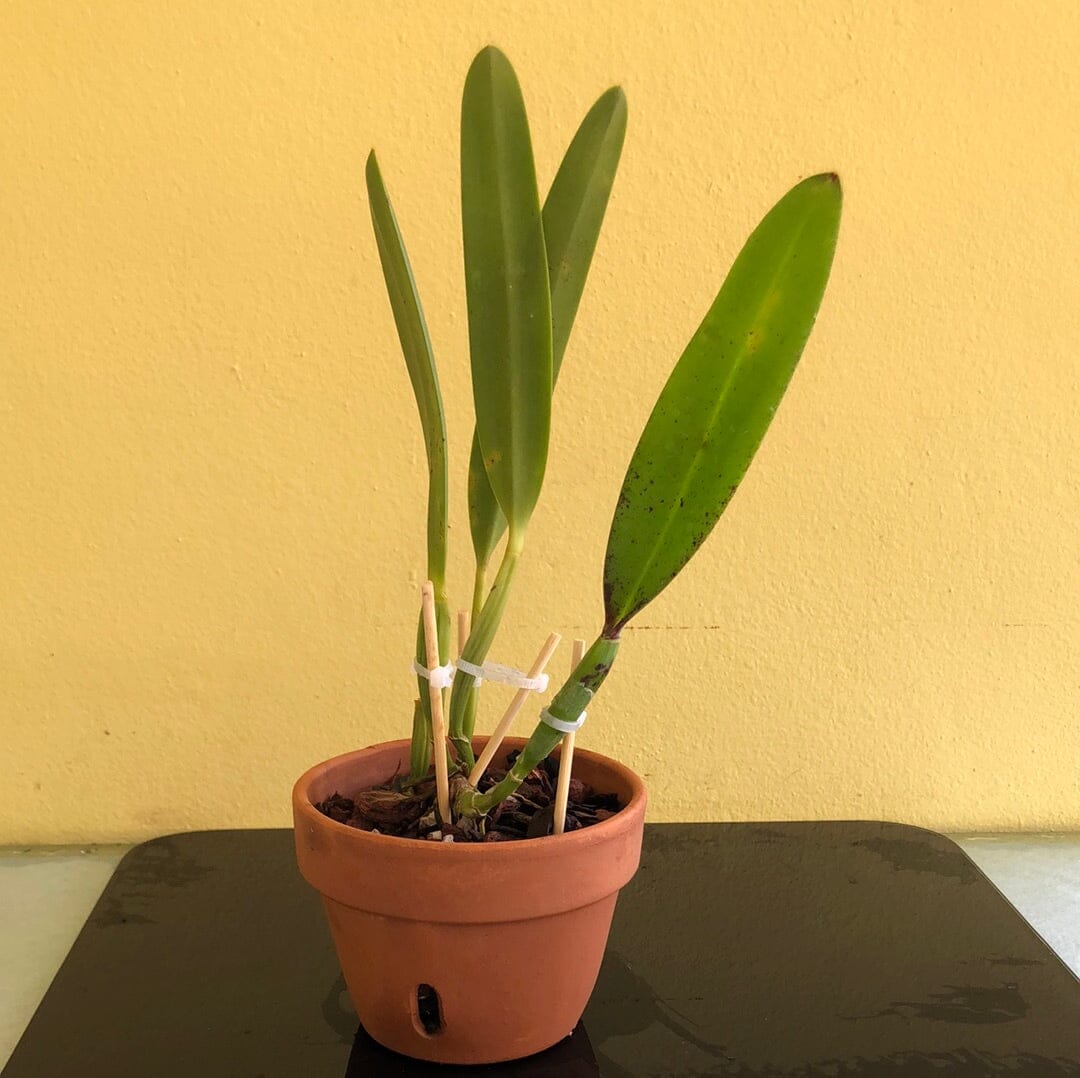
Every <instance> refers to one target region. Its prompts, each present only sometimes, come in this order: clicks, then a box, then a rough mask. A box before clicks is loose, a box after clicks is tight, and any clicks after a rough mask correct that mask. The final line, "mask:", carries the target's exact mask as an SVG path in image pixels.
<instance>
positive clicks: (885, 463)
mask: <svg viewBox="0 0 1080 1078" xmlns="http://www.w3.org/2000/svg"><path fill="white" fill-rule="evenodd" d="M489 41H493V42H495V43H497V44H499V45H501V46H502V47H503V48H504V49H505V50H506V51H507V52H508V54H509V55H510V57H511V59H512V60H513V62H514V64H515V65H516V67H517V69H518V72H519V75H520V77H521V79H522V82H523V85H524V88H525V94H526V99H527V102H528V105H529V108H530V112H531V116H532V121H533V133H534V141H535V144H536V149H537V157H538V168H539V170H540V173H541V183H542V185H543V186H546V184H547V183H548V181H549V180H550V178H551V175H552V173H553V171H554V168H555V166H556V164H557V162H558V158H559V156H560V154H561V151H562V149H563V147H564V145H565V143H566V141H567V140H568V138H569V136H570V134H571V133H572V131H573V128H574V126H575V124H576V122H577V120H578V119H579V117H580V116H581V115H582V114H583V112H584V110H585V109H586V107H587V106H588V105H589V104H590V103H591V101H592V100H593V98H594V97H595V96H596V95H597V94H598V93H599V92H600V91H601V90H603V89H604V88H605V87H606V86H607V85H609V84H610V83H612V82H615V81H619V82H621V83H622V84H623V85H624V86H625V88H626V91H627V94H628V96H629V101H630V128H629V135H628V139H627V145H626V151H625V154H624V159H623V166H622V170H621V173H620V176H619V179H618V181H617V184H616V189H615V194H614V197H613V200H612V204H611V208H610V212H609V215H608V222H607V225H606V230H605V233H604V235H603V237H602V239H601V243H600V247H599V250H598V253H597V257H596V262H595V265H594V269H593V273H592V278H591V281H590V287H589V289H588V291H587V292H586V298H585V301H584V303H583V306H582V309H581V314H580V317H579V319H578V327H577V331H576V334H575V337H574V338H573V340H572V342H571V347H570V351H569V353H568V355H567V362H566V366H565V368H564V374H563V378H562V381H561V384H560V387H559V393H558V400H557V409H556V422H557V427H556V433H555V437H554V454H553V459H552V461H551V465H550V469H549V476H548V483H547V487H546V491H545V494H544V497H543V499H542V501H541V505H540V511H539V515H538V517H537V519H536V525H535V528H534V530H533V533H532V534H531V535H530V537H529V540H530V541H529V550H528V556H527V558H526V563H525V566H524V568H523V571H522V574H521V577H520V585H521V586H520V588H519V590H518V593H517V596H516V598H515V599H514V601H513V604H512V606H511V608H510V611H509V615H508V631H507V632H506V633H505V635H504V637H503V638H502V643H501V644H500V645H499V646H498V647H497V649H496V651H497V655H496V657H497V658H500V659H502V660H512V661H513V660H516V661H522V662H523V661H525V660H526V659H527V658H528V656H529V655H531V653H532V651H533V650H534V649H535V647H536V646H537V645H538V643H539V642H540V640H541V639H542V637H543V635H544V634H545V633H546V632H547V631H548V630H549V629H551V628H557V629H558V630H560V631H561V632H563V633H564V634H566V635H567V636H569V635H571V634H581V635H584V634H586V633H587V632H591V631H593V630H594V629H595V628H596V627H597V625H598V621H599V568H600V562H601V558H602V551H603V542H604V539H605V536H606V534H607V524H608V521H609V519H610V514H611V510H612V507H613V501H614V497H615V493H616V490H617V487H618V483H619V481H620V479H621V477H622V473H623V470H624V468H625V465H626V461H627V459H628V456H629V453H630V451H631V449H632V447H633V444H634V442H635V440H636V435H637V432H638V431H639V429H640V427H641V425H642V423H643V421H644V418H645V416H646V414H647V412H648V409H649V407H650V404H651V401H652V400H653V398H654V396H655V394H656V392H657V391H658V390H659V387H660V386H661V384H662V383H663V380H664V378H665V377H666V373H667V371H668V369H669V367H670V364H671V363H672V362H673V360H674V358H675V357H676V356H677V354H678V352H679V350H680V348H681V345H682V344H683V343H684V342H685V340H686V339H687V337H688V336H689V334H690V333H691V331H692V330H693V328H694V327H695V326H696V324H697V320H698V318H699V317H700V315H701V314H702V313H703V311H704V309H705V307H706V306H707V305H708V303H709V301H710V299H711V297H712V295H713V292H714V291H715V288H716V287H717V285H718V284H719V282H720V280H721V279H722V277H723V274H724V272H725V271H726V268H727V266H728V265H729V263H730V260H731V258H732V257H733V255H734V253H735V252H736V250H737V248H738V246H739V245H740V244H741V242H742V240H743V239H744V238H745V236H746V235H747V233H748V232H749V230H750V228H751V227H752V226H753V224H754V223H756V221H757V219H758V218H759V217H760V216H761V215H762V214H763V213H764V212H765V210H766V209H767V208H768V207H769V205H771V203H772V202H773V201H774V200H775V199H776V198H777V197H778V196H779V195H780V194H781V193H782V192H783V191H784V190H785V189H786V188H787V187H788V186H789V185H791V184H792V183H794V182H795V181H796V180H798V179H799V178H800V177H802V176H805V175H807V174H809V173H811V172H816V171H820V170H824V169H837V170H838V171H839V172H840V173H841V174H842V176H843V178H844V181H845V188H846V206H845V212H846V219H845V222H844V225H843V229H842V235H841V246H840V249H839V252H838V256H837V262H836V267H835V270H834V273H833V280H832V284H831V288H830V291H829V293H828V294H827V296H826V301H825V306H824V308H823V311H822V315H821V318H820V320H819V323H818V327H817V330H816V332H815V334H814V337H813V338H812V341H811V345H810V347H809V349H808V351H807V353H806V355H805V357H804V361H803V365H802V367H801V369H800V372H799V373H798V375H797V376H796V378H795V381H794V383H793V386H792V389H791V392H790V394H789V396H788V398H787V400H786V401H785V403H784V405H783V407H782V409H781V412H780V414H779V417H778V419H777V421H776V423H775V425H774V427H773V429H772V431H771V433H770V435H769V437H768V439H767V441H766V445H765V447H764V449H763V450H762V452H761V454H760V455H759V457H758V460H757V462H756V463H755V465H754V467H753V469H752V470H751V473H750V476H749V478H748V480H747V482H746V483H745V485H744V486H743V488H742V489H741V491H740V493H739V495H738V497H737V498H736V499H735V501H734V502H733V503H732V506H731V509H730V510H729V512H728V513H727V515H726V518H725V520H724V521H723V522H722V523H721V525H720V527H719V528H718V530H717V532H716V533H715V534H714V536H713V537H712V539H711V540H710V542H709V543H708V545H707V546H706V547H705V548H704V550H703V552H702V553H701V554H700V555H699V556H698V558H697V560H696V561H695V563H694V564H692V566H691V567H690V568H689V569H688V570H687V572H686V573H685V574H684V576H683V577H682V578H681V579H680V580H679V581H678V582H677V583H676V584H675V585H674V586H673V587H672V588H670V590H669V591H668V592H667V593H665V595H664V596H662V597H661V599H660V600H658V601H657V602H656V603H655V604H654V606H653V607H651V608H649V609H648V610H647V611H646V612H645V614H644V615H643V617H642V618H641V620H640V622H639V624H638V625H637V626H636V627H635V628H634V629H633V630H631V631H630V632H628V634H627V639H626V643H625V645H624V648H623V654H622V656H621V659H620V665H619V667H618V669H617V672H616V674H615V676H613V678H612V679H611V681H610V682H609V683H608V686H607V687H605V690H604V693H603V696H602V697H601V698H600V701H598V705H597V706H596V707H594V709H593V711H592V718H591V721H590V724H589V726H588V727H587V729H586V731H585V733H584V734H583V735H582V740H583V743H584V744H586V745H588V746H589V747H595V748H597V749H600V750H603V751H607V752H613V753H617V754H618V755H619V756H621V757H622V758H623V759H625V760H626V761H627V762H628V763H630V764H631V765H633V766H634V767H635V768H637V769H639V770H640V771H641V772H642V773H643V774H644V775H645V776H646V777H647V779H648V782H649V784H650V786H651V789H652V795H653V808H652V815H653V819H656V820H672V819H699V818H731V819H748V818H757V819H760V818H768V817H774V818H775V817H853V816H854V817H889V818H893V819H899V820H906V821H911V822H915V823H920V824H924V825H929V826H933V827H939V828H1058V827H1080V789H1078V778H1077V775H1078V772H1077V763H1078V760H1080V724H1078V722H1077V717H1078V710H1080V673H1078V670H1080V660H1078V656H1080V619H1078V615H1077V604H1078V600H1080V569H1078V558H1077V545H1078V544H1077V535H1078V529H1080V479H1078V476H1080V465H1078V463H1077V462H1078V460H1080V418H1078V416H1080V408H1078V402H1080V393H1078V390H1080V386H1078V361H1077V341H1078V339H1080V294H1078V285H1077V282H1078V280H1080V261H1078V249H1080V248H1078V243H1077V236H1078V234H1080V219H1078V199H1077V189H1076V176H1077V169H1078V165H1080V161H1078V154H1077V146H1078V144H1080V126H1078V123H1077V119H1076V112H1075V107H1076V104H1077V101H1078V100H1080V96H1078V91H1080V84H1078V78H1077V68H1076V56H1077V53H1078V51H1080V6H1078V5H1076V4H1075V3H1072V2H1071V0H1069V2H1053V0H1051V2H1046V3H1039V4H1014V3H1006V2H1000V0H995V2H988V0H968V2H962V3H958V4H951V5H946V4H942V3H936V2H927V3H917V2H912V0H895V2H886V0H875V2H854V3H852V2H840V0H805V2H797V0H777V2H771V3H770V2H763V0H745V2H734V0H733V2H726V3H708V2H701V3H675V2H670V0H668V2H663V3H645V2H641V0H637V2H626V0H624V2H622V3H611V2H608V0H595V2H589V3H584V4H583V3H581V2H580V0H574V2H565V3H551V2H548V0H537V2H529V3H513V4H510V3H503V4H494V3H481V2H470V3H465V2H461V0H455V2H454V3H452V4H433V3H400V2H395V3H392V4H391V3H385V4H383V3H370V2H369V3H318V4H311V3H307V2H300V0H296V2H290V3H286V2H275V3H264V2H262V0H258V2H251V3H235V2H233V3H221V2H220V0H202V2H199V3H185V4H174V3H166V2H158V3H137V2H135V0H132V2H129V3H95V4H75V3H69V2H67V0H23V2H16V3H11V2H9V3H6V4H4V6H3V11H2V13H0V98H2V100H3V101H4V107H3V110H2V113H0V182H2V195H0V348H2V353H0V354H2V361H0V362H2V382H0V385H2V390H0V510H2V512H0V610H2V617H0V709H2V712H0V714H2V722H3V746H2V755H0V842H4V841H6V842H32V841H68V840H90V839H94V840H111V839H134V838H138V837H142V836H149V835H154V834H160V833H163V832H169V831H174V830H180V829H189V828H203V827H223V826H231V825H238V826H259V825H284V824H286V823H287V822H288V812H287V799H288V791H289V785H290V782H291V780H292V779H293V778H294V777H295V776H296V775H297V774H298V773H299V772H300V770H301V769H303V768H304V767H305V766H306V765H308V764H310V763H312V762H314V761H315V760H317V759H320V758H323V757H325V756H327V755H330V754H333V753H337V752H340V751H344V750H346V749H348V748H351V747H354V746H357V745H360V744H363V743H369V742H374V741H378V740H381V739H385V738H389V737H393V736H398V735H404V733H405V732H406V731H407V727H408V722H409V718H410V711H411V697H412V689H411V683H410V678H409V677H408V676H407V674H406V672H405V668H406V666H407V664H408V661H409V658H410V648H411V642H412V636H413V626H414V617H415V603H416V594H417V586H418V583H419V580H420V574H421V572H422V565H423V552H422V542H423V524H422V521H423V504H422V492H423V489H424V484H423V464H422V460H423V458H422V446H421V442H420V438H419V435H418V430H417V423H416V418H415V414H414V408H413V404H412V400H411V397H410V391H409V386H408V382H407V379H406V375H405V371H404V367H403V364H402V362H401V359H400V356H399V354H398V349H397V343H396V339H395V336H394V331H393V326H392V322H391V318H390V313H389V308H388V305H387V302H386V299H385V296H384V294H383V291H382V284H381V279H380V276H379V270H378V265H377V259H376V254H375V247H374V243H373V240H372V237H371V233H370V226H369V222H368V216H367V206H366V203H365V201H364V198H363V196H362V168H363V162H364V158H365V155H366V153H367V151H368V148H369V147H370V146H372V145H374V146H376V147H377V148H378V149H379V152H380V159H381V162H382V166H383V171H384V174H385V176H386V179H387V183H388V185H389V186H390V189H391V193H392V196H393V198H394V200H395V202H396V205H397V209H398V213H399V216H400V218H401V222H402V226H403V229H404V230H405V233H406V238H407V241H408V242H409V245H410V248H411V254H412V257H413V261H414V265H415V268H416V272H417V276H418V278H419V283H420V286H421V289H422V293H423V297H424V300H425V302H426V306H427V310H428V317H429V321H430V325H431V331H432V335H433V338H434V341H435V344H436V347H437V350H438V356H439V358H440V360H441V364H442V375H443V386H444V392H445V395H446V398H447V403H448V408H449V413H450V416H449V422H450V433H451V437H452V439H453V447H452V452H453V465H454V473H453V475H454V480H455V483H456V488H455V490H454V498H455V502H454V509H455V512H456V517H455V520H454V528H453V540H454V541H455V548H456V549H455V552H454V554H453V563H452V569H453V579H452V585H453V587H454V589H455V592H456V595H457V596H458V597H459V598H460V599H461V600H464V598H465V596H466V594H467V582H468V574H469V572H470V563H469V557H468V531H467V525H466V519H465V512H464V504H463V482H462V477H463V473H464V466H465V460H466V447H467V441H468V436H469V432H470V430H471V419H470V417H469V401H470V397H469V389H468V378H467V362H466V358H465V341H466V325H465V313H464V302H463V294H462V279H461V267H460V239H459V234H458V224H457V220H458V217H457V214H458V199H457V191H456V185H457V163H456V148H457V116H458V107H459V96H460V91H461V85H462V80H463V78H464V75H465V72H466V69H467V67H468V64H469V61H470V59H471V57H472V56H473V54H474V53H475V52H476V50H477V49H478V48H479V47H480V46H481V45H483V44H485V43H487V42H489ZM560 662H563V663H564V662H565V656H563V657H562V659H561V660H560ZM492 698H494V695H493V697H492ZM488 718H489V720H490V711H489V712H488Z"/></svg>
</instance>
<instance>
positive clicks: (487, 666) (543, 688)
mask: <svg viewBox="0 0 1080 1078" xmlns="http://www.w3.org/2000/svg"><path fill="white" fill-rule="evenodd" d="M457 668H458V669H459V670H460V671H461V672H462V673H463V674H469V675H470V676H471V677H474V678H476V684H477V685H479V684H480V683H481V682H482V681H496V682H498V683H499V684H500V685H513V686H514V688H516V689H528V690H529V692H547V690H548V684H549V683H550V681H551V679H550V678H549V677H548V675H547V674H540V675H538V676H537V677H529V675H528V674H527V673H526V672H525V671H524V670H515V669H514V667H512V666H503V665H502V664H501V663H484V664H483V665H480V664H479V663H471V662H469V661H468V660H467V659H458V661H457Z"/></svg>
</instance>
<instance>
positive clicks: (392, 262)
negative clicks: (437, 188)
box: [365, 150, 450, 777]
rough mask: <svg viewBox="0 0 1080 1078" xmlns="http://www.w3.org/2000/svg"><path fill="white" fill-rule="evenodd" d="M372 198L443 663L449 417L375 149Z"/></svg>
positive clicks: (418, 751)
mask: <svg viewBox="0 0 1080 1078" xmlns="http://www.w3.org/2000/svg"><path fill="white" fill-rule="evenodd" d="M365 175H366V179H367V189H368V201H369V203H370V205H371V223H372V225H373V227H374V229H375V242H376V244H377V245H378V248H379V259H380V261H381V262H382V269H383V277H384V278H385V279H386V291H387V293H388V294H389V296H390V307H391V309H392V310H393V312H394V322H395V324H396V325H397V331H398V339H399V340H400V341H401V351H402V352H403V353H404V355H405V366H406V367H407V368H408V371H409V381H410V382H412V388H413V395H414V396H415V397H416V406H417V408H418V410H419V412H420V425H421V427H422V428H423V432H424V448H425V450H426V454H427V466H428V499H427V576H428V579H429V580H431V581H433V582H434V584H435V605H436V617H437V622H438V634H439V656H440V658H439V661H440V662H446V661H447V659H448V658H449V648H450V611H449V608H448V606H447V602H446V547H447V511H448V505H449V477H448V467H447V459H446V418H445V415H444V413H443V403H442V394H441V392H440V390H439V377H438V373H437V372H436V370H435V355H434V352H433V351H432V348H431V339H430V337H429V336H428V330H427V323H426V322H425V321H424V311H423V308H422V307H421V306H420V296H419V294H418V292H417V290H416V281H415V280H414V279H413V275H412V267H411V266H410V265H409V256H408V254H407V253H406V251H405V243H404V241H403V240H402V238H401V232H400V230H399V229H398V224H397V218H396V217H395V216H394V210H393V207H392V206H391V205H390V198H389V196H388V195H387V193H386V186H385V185H384V183H383V179H382V174H381V173H380V172H379V163H378V161H377V160H376V158H375V151H374V150H372V152H371V154H370V155H369V157H368V161H367V169H366V172H365ZM422 629H423V625H422V620H421V622H420V625H419V628H418V636H417V645H416V646H417V653H416V658H417V660H418V661H419V662H421V663H423V662H424V661H425V656H426V648H425V641H424V636H423V631H422ZM417 691H418V695H419V700H418V702H417V707H416V712H415V714H414V716H413V735H412V752H411V754H410V772H411V774H412V775H413V776H414V777H419V776H421V775H423V774H425V773H426V771H427V768H428V764H429V761H430V754H431V699H430V694H429V692H428V688H427V682H425V681H422V680H420V679H419V678H418V679H417Z"/></svg>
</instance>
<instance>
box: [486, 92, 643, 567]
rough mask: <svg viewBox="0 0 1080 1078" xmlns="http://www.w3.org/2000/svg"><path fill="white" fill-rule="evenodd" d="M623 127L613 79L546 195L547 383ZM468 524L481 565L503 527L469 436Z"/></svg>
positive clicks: (622, 105)
mask: <svg viewBox="0 0 1080 1078" xmlns="http://www.w3.org/2000/svg"><path fill="white" fill-rule="evenodd" d="M625 135H626V95H625V94H624V93H623V92H622V90H621V89H620V88H619V87H618V86H613V87H612V88H611V89H610V90H608V91H607V92H606V93H605V94H603V96H601V97H600V99H599V100H598V101H597V102H596V103H595V104H594V105H593V107H592V108H591V109H589V111H588V113H587V114H586V116H585V118H584V120H582V122H581V126H580V127H579V128H578V130H577V133H576V134H575V135H574V138H573V140H572V141H571V143H570V146H569V148H568V149H567V151H566V154H565V156H564V157H563V160H562V164H561V165H560V166H559V171H558V172H557V173H556V175H555V180H554V182H553V183H552V185H551V190H550V191H549V192H548V197H547V201H546V202H545V203H544V210H543V222H544V239H545V246H546V250H547V264H548V281H549V285H550V290H551V327H552V334H551V342H552V357H551V358H552V382H553V383H554V382H555V381H557V380H558V377H559V369H560V368H561V366H562V360H563V354H564V353H565V351H566V344H567V341H568V340H569V338H570V330H571V328H572V327H573V324H574V317H575V315H576V314H577V309H578V304H579V303H580V302H581V293H582V291H583V289H584V287H585V279H586V277H587V276H588V273H589V266H590V264H591V263H592V256H593V252H594V251H595V249H596V241H597V237H598V236H599V235H600V226H601V224H602V223H603V220H604V212H605V210H606V209H607V203H608V197H609V196H610V194H611V185H612V183H613V182H614V179H615V171H616V169H617V168H618V165H619V155H620V154H621V152H622V145H623V139H624V138H625ZM469 524H470V528H471V531H472V538H473V550H474V551H475V552H476V563H477V565H478V566H481V567H482V566H485V565H487V563H488V560H489V559H490V558H491V554H492V552H493V551H494V549H495V547H496V545H497V544H498V541H499V539H500V537H501V536H502V533H503V532H504V531H505V530H506V518H505V517H504V516H503V514H502V511H501V510H500V509H499V505H498V502H497V501H496V500H495V495H494V494H493V493H492V492H491V484H490V483H489V481H488V478H487V472H486V471H485V470H484V460H483V455H482V453H481V452H480V449H479V443H478V441H477V440H476V439H475V438H474V439H473V453H472V458H471V459H470V461H469Z"/></svg>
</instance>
